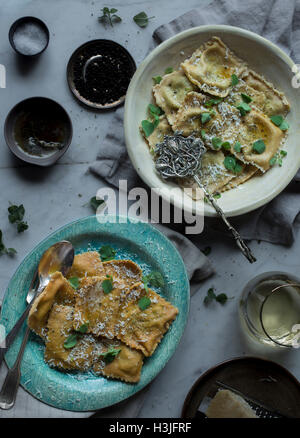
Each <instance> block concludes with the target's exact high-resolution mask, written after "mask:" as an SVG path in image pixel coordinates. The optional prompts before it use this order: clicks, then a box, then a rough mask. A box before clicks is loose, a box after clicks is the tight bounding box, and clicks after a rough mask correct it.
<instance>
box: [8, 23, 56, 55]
mask: <svg viewBox="0 0 300 438" xmlns="http://www.w3.org/2000/svg"><path fill="white" fill-rule="evenodd" d="M26 24H35V25H38V26H39V28H40V29H41V31H42V32H43V33H44V35H45V44H44V45H43V46H42V47H41V49H40V50H38V51H36V52H35V53H26V51H24V50H21V49H20V47H17V45H16V44H15V40H14V35H15V32H16V30H17V29H18V28H19V29H20V28H21V26H24V25H26ZM8 39H9V42H10V44H11V46H12V48H13V49H14V50H15V51H16V52H17V53H18V54H19V55H23V56H26V57H34V56H37V55H40V54H41V53H43V52H44V51H45V50H46V49H47V47H48V44H49V40H50V33H49V29H48V27H47V26H46V24H45V23H44V22H43V21H42V20H40V19H39V18H36V17H22V18H19V19H18V20H17V21H15V22H14V23H13V24H12V25H11V27H10V29H9V33H8Z"/></svg>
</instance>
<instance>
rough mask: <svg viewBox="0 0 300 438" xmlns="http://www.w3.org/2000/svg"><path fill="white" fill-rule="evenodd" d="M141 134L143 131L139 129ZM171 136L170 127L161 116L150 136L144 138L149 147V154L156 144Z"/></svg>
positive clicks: (164, 117)
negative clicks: (166, 136)
mask: <svg viewBox="0 0 300 438" xmlns="http://www.w3.org/2000/svg"><path fill="white" fill-rule="evenodd" d="M141 132H142V134H143V135H144V132H143V130H142V129H141ZM171 134H173V130H172V128H171V126H170V125H169V122H168V120H167V118H166V116H161V117H160V118H159V124H158V125H157V127H156V128H155V129H154V131H153V132H152V134H151V135H149V136H148V137H145V135H144V137H145V140H146V141H147V143H148V145H149V149H150V152H151V153H153V152H154V149H155V146H156V145H157V143H161V142H162V141H163V140H164V137H165V135H171Z"/></svg>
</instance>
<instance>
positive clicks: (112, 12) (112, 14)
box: [99, 6, 122, 27]
mask: <svg viewBox="0 0 300 438" xmlns="http://www.w3.org/2000/svg"><path fill="white" fill-rule="evenodd" d="M101 12H102V15H101V16H100V17H99V21H100V22H101V23H104V24H107V23H109V24H110V25H111V27H113V25H114V23H119V22H120V21H122V18H121V17H119V15H116V12H118V9H115V8H111V9H109V7H107V6H105V7H104V8H102V9H101Z"/></svg>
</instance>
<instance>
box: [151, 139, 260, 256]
mask: <svg viewBox="0 0 300 438" xmlns="http://www.w3.org/2000/svg"><path fill="white" fill-rule="evenodd" d="M205 152H206V148H205V146H204V144H203V142H202V140H201V139H200V138H195V137H192V136H189V137H183V136H182V135H180V133H177V132H175V134H174V135H165V137H164V140H163V142H161V143H158V144H157V145H156V148H155V155H156V158H155V168H156V170H157V172H158V173H159V174H160V176H161V177H162V178H164V179H169V178H177V179H178V178H193V179H194V181H195V182H196V183H197V184H198V186H199V187H200V189H202V190H203V193H204V195H205V196H206V198H207V199H208V201H209V202H210V203H211V205H212V206H213V208H214V209H215V211H216V213H217V214H218V216H219V217H220V218H221V219H222V220H223V222H224V223H225V225H226V227H227V228H228V230H229V231H230V232H231V234H232V235H233V237H234V239H235V241H236V244H237V246H238V247H239V248H240V250H241V251H242V253H243V254H244V256H245V257H246V258H247V259H248V260H249V262H250V263H254V262H255V261H256V258H255V257H254V255H253V254H252V252H251V250H250V248H249V247H248V245H247V244H246V243H245V242H244V241H243V239H242V237H241V236H240V234H239V233H238V231H237V230H236V229H235V228H234V227H233V226H232V225H231V223H230V222H229V221H228V219H227V218H226V216H225V214H224V212H223V210H222V209H221V207H220V206H219V205H218V204H217V202H216V201H215V199H214V198H213V196H212V195H211V194H210V193H209V191H208V190H207V189H206V188H205V187H204V186H203V184H202V183H201V180H200V178H199V176H198V174H199V173H200V174H201V162H202V156H203V154H204V153H205Z"/></svg>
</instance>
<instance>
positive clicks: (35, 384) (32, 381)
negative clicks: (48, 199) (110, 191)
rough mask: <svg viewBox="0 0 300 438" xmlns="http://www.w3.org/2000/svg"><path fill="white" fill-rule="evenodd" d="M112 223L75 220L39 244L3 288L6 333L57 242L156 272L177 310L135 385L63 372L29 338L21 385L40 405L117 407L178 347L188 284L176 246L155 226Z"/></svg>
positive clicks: (11, 356)
mask: <svg viewBox="0 0 300 438" xmlns="http://www.w3.org/2000/svg"><path fill="white" fill-rule="evenodd" d="M121 219H122V220H123V222H124V223H120V222H121V220H119V221H118V222H116V223H112V222H111V221H109V222H106V223H99V222H98V221H97V219H96V216H91V217H87V218H84V219H79V220H77V221H75V222H72V223H70V224H68V225H66V226H64V227H63V228H60V229H59V230H58V231H56V232H55V233H53V234H51V235H50V236H49V237H48V238H47V239H45V240H43V241H42V242H41V243H40V244H39V245H38V246H37V247H36V248H35V249H34V250H33V251H32V252H31V253H30V254H29V255H28V256H27V257H26V258H25V259H24V260H23V262H22V263H21V265H20V266H19V268H18V269H17V271H16V273H15V274H14V276H13V278H12V279H11V281H10V283H9V286H8V288H7V291H6V294H5V298H4V301H3V306H2V313H1V323H2V324H4V325H5V326H6V329H7V330H10V329H11V328H12V327H13V325H14V323H15V322H16V320H17V319H18V317H19V316H20V315H21V313H22V312H23V310H24V308H25V297H26V294H27V291H28V288H29V285H30V281H31V279H32V276H33V274H34V271H35V269H36V267H37V263H38V261H39V259H40V257H41V255H42V253H43V252H44V251H45V250H46V249H47V248H48V247H49V246H50V245H52V244H53V243H55V242H57V241H59V240H63V239H66V240H70V241H71V242H72V243H73V245H74V247H75V251H76V253H80V252H83V251H87V250H94V249H96V250H97V249H99V248H100V247H101V246H102V245H104V244H108V245H111V246H112V247H114V248H115V249H116V252H117V257H116V258H128V259H131V260H133V261H135V262H136V263H138V264H139V265H140V266H141V268H142V269H143V271H144V272H145V273H148V272H150V271H152V270H155V271H157V270H159V271H160V272H161V273H162V275H163V276H164V279H165V286H164V287H163V288H161V289H160V290H158V292H159V293H160V294H161V295H162V296H163V297H164V298H166V299H167V300H168V301H170V302H171V303H172V304H173V305H175V306H176V307H177V308H178V309H179V314H178V316H177V318H176V320H175V321H174V322H173V324H172V325H171V327H170V329H169V331H168V332H167V333H166V335H165V336H164V338H163V339H162V341H161V343H160V344H159V346H158V347H157V349H156V351H155V353H154V354H153V356H151V357H150V358H147V359H145V362H144V366H143V370H142V375H141V380H140V381H139V383H137V384H128V383H123V382H121V381H117V380H108V379H105V378H104V377H96V376H94V375H93V374H92V372H89V373H78V372H61V371H58V370H56V369H52V368H50V367H49V366H48V365H47V364H46V363H45V362H44V359H43V354H44V345H43V342H42V341H41V340H40V339H39V338H38V337H37V336H35V335H34V334H31V336H30V339H29V342H28V345H27V348H26V351H25V354H24V358H23V362H22V367H21V385H22V386H23V388H24V389H26V391H28V392H29V393H30V394H32V395H33V396H34V397H36V398H38V399H39V400H41V401H43V402H44V403H47V404H49V405H52V406H55V407H56V408H60V409H67V410H71V411H94V410H97V409H101V408H104V407H108V406H111V405H113V404H115V403H118V402H120V401H122V400H125V399H126V398H128V397H130V396H131V395H133V394H135V393H136V392H138V391H140V390H141V389H142V388H143V387H144V386H146V385H147V384H148V383H149V382H151V380H153V379H154V377H155V376H156V375H157V374H158V373H159V372H160V371H161V370H162V369H163V367H164V366H165V365H166V363H167V362H168V360H169V359H170V358H171V356H172V355H173V353H174V352H175V349H176V347H177V345H178V343H179V340H180V338H181V335H182V333H183V330H184V327H185V325H186V321H187V316H188V310H189V282H188V278H187V274H186V270H185V266H184V264H183V261H182V259H181V257H180V255H179V253H178V251H177V250H176V248H175V247H174V245H173V244H172V243H171V242H170V241H169V240H168V239H167V238H166V237H165V236H164V235H163V234H161V233H160V232H159V231H158V230H157V229H156V228H154V227H153V226H151V225H149V224H146V223H143V222H137V221H135V220H132V219H130V220H129V219H128V218H121ZM21 339H22V334H20V335H19V336H18V338H17V339H16V340H15V342H14V344H13V345H12V346H11V348H10V349H9V351H8V353H7V354H6V357H5V358H6V362H7V365H8V366H9V367H11V366H12V365H13V363H14V361H15V359H16V356H17V353H18V350H19V347H20V343H21Z"/></svg>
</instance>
